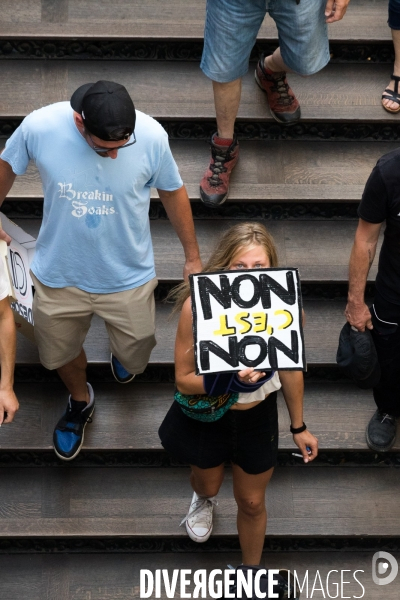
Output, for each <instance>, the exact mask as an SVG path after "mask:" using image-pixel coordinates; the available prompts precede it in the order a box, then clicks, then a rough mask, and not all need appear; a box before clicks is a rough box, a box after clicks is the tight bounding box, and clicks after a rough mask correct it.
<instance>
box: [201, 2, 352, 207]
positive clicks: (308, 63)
mask: <svg viewBox="0 0 400 600" xmlns="http://www.w3.org/2000/svg"><path fill="white" fill-rule="evenodd" d="M349 1H350V0H336V1H335V0H220V1H219V2H216V0H207V11H206V23H205V30H204V50H203V56H202V59H201V65H200V67H201V69H202V71H203V72H204V74H205V75H207V77H209V78H210V79H211V80H212V83H213V91H214V103H215V111H216V117H217V132H216V133H215V134H214V135H213V136H212V138H211V162H210V164H209V166H208V168H207V170H206V171H205V173H204V176H203V178H202V180H201V182H200V197H201V200H202V201H203V202H204V204H206V205H207V206H210V207H216V206H219V205H221V204H222V203H223V202H225V200H226V199H227V197H228V193H229V178H230V174H231V172H232V169H233V168H234V166H235V165H236V163H237V161H238V158H239V144H238V141H237V139H236V137H235V135H234V126H235V119H236V115H237V113H238V109H239V104H240V95H241V84H242V77H243V75H245V73H246V72H247V70H248V67H249V58H250V54H251V51H252V49H253V46H254V44H255V42H256V38H257V34H258V30H259V29H260V27H261V24H262V22H263V20H264V17H265V15H266V13H267V12H268V13H269V15H270V17H272V18H273V19H274V21H275V23H276V26H277V28H278V35H279V47H278V48H277V49H276V50H275V52H274V53H273V54H271V55H269V56H265V55H262V56H261V57H260V60H259V62H258V64H257V68H256V72H255V78H256V82H257V84H258V85H259V87H260V88H261V89H262V90H263V91H264V92H265V93H266V95H267V99H268V103H269V109H270V112H271V115H272V117H273V118H274V119H275V120H276V121H278V123H282V124H286V125H289V124H293V123H296V122H297V121H298V120H299V119H300V105H299V102H298V101H297V98H296V96H295V95H294V93H293V91H292V90H291V88H290V87H289V84H288V81H287V78H286V72H287V71H290V72H293V73H298V74H299V75H313V74H314V73H317V72H318V71H320V70H321V69H323V68H324V67H325V65H326V64H327V63H328V62H329V58H330V53H329V42H328V33H327V23H333V22H334V21H339V20H340V19H342V18H343V16H344V14H345V12H346V9H347V5H348V4H349Z"/></svg>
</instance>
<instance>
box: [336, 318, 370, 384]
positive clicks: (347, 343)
mask: <svg viewBox="0 0 400 600" xmlns="http://www.w3.org/2000/svg"><path fill="white" fill-rule="evenodd" d="M336 362H337V364H338V365H339V367H342V369H343V370H344V372H345V373H346V374H347V376H348V377H350V379H352V380H353V381H354V382H355V383H356V384H357V385H358V387H360V388H362V389H368V388H372V387H376V386H377V385H378V383H379V381H380V378H381V368H380V365H379V362H378V355H377V353H376V348H375V344H374V340H373V339H372V334H371V332H370V330H369V329H365V331H357V330H356V329H353V328H352V327H351V325H350V323H346V324H345V325H344V326H343V328H342V331H341V332H340V336H339V347H338V351H337V354H336Z"/></svg>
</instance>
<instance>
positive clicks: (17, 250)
mask: <svg viewBox="0 0 400 600" xmlns="http://www.w3.org/2000/svg"><path fill="white" fill-rule="evenodd" d="M0 226H1V227H2V228H3V229H4V231H5V232H6V233H8V235H9V236H10V237H11V243H10V245H9V246H8V253H7V254H8V267H9V273H10V275H11V282H12V285H13V288H14V293H13V296H14V297H13V300H14V301H13V302H12V303H11V308H12V310H13V312H14V320H15V323H16V326H17V329H18V330H19V331H20V332H21V333H23V334H24V335H25V336H27V337H28V338H29V339H30V340H32V341H34V333H33V314H32V302H33V292H32V289H33V283H32V279H31V276H30V273H29V267H30V264H31V262H32V259H33V256H34V253H35V245H36V240H35V238H33V237H32V236H31V235H29V234H28V233H26V231H24V230H23V229H22V228H21V227H18V225H16V224H15V223H13V222H12V221H10V219H8V218H7V217H6V216H5V215H4V214H2V213H0Z"/></svg>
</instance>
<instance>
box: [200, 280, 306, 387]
mask: <svg viewBox="0 0 400 600" xmlns="http://www.w3.org/2000/svg"><path fill="white" fill-rule="evenodd" d="M189 280H190V289H191V296H192V313H193V335H194V342H195V361H196V373H197V374H199V375H202V374H205V373H223V372H235V371H240V370H242V369H245V368H247V367H254V368H255V369H257V370H258V371H261V370H262V371H263V370H270V369H273V370H277V369H280V370H286V371H291V370H296V371H305V370H306V359H305V350H304V338H303V329H302V299H301V291H300V279H299V274H298V271H297V269H280V268H271V269H250V270H247V271H242V270H240V271H223V272H219V273H199V274H198V275H190V277H189Z"/></svg>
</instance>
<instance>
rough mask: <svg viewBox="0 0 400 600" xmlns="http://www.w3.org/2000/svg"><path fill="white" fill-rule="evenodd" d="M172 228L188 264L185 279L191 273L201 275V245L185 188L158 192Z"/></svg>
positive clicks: (184, 271) (184, 274) (184, 270)
mask: <svg viewBox="0 0 400 600" xmlns="http://www.w3.org/2000/svg"><path fill="white" fill-rule="evenodd" d="M157 192H158V195H159V196H160V200H161V202H162V203H163V206H164V208H165V210H166V213H167V215H168V218H169V220H170V221H171V223H172V227H173V228H174V229H175V231H176V234H177V236H178V237H179V239H180V241H181V244H182V246H183V250H184V252H185V257H186V262H185V266H184V269H183V277H184V279H185V280H187V277H188V275H189V274H190V273H199V272H200V271H201V269H202V264H201V259H200V253H199V245H198V243H197V239H196V233H195V230H194V223H193V215H192V209H191V207H190V201H189V197H188V195H187V191H186V188H185V186H184V185H183V186H182V187H180V188H179V189H177V190H174V191H173V192H167V191H165V190H157Z"/></svg>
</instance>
